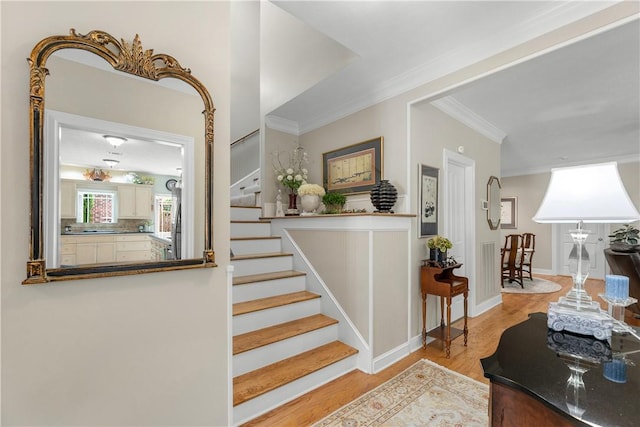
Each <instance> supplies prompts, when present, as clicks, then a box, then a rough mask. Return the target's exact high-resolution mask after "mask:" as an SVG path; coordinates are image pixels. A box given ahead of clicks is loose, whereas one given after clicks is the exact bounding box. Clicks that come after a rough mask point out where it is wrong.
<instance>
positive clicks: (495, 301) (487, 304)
mask: <svg viewBox="0 0 640 427" xmlns="http://www.w3.org/2000/svg"><path fill="white" fill-rule="evenodd" d="M500 304H502V294H499V295H496V296H495V297H493V298H490V299H488V300H486V301H484V302H482V303H480V304H478V305H476V306H475V309H474V310H473V313H471V317H476V316H479V315H481V314H482V313H484V312H485V311H489V310H491V309H492V308H493V307H495V306H497V305H500Z"/></svg>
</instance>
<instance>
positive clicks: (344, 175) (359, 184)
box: [322, 136, 384, 194]
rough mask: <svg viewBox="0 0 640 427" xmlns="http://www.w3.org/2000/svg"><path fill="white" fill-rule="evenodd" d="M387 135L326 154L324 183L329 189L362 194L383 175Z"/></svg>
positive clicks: (323, 167)
mask: <svg viewBox="0 0 640 427" xmlns="http://www.w3.org/2000/svg"><path fill="white" fill-rule="evenodd" d="M383 157H384V156H383V138H382V137H381V136H380V137H378V138H375V139H370V140H368V141H364V142H360V143H358V144H354V145H350V146H348V147H344V148H340V149H338V150H334V151H329V152H327V153H324V154H323V155H322V183H323V185H324V187H325V188H326V189H327V191H329V192H335V193H344V194H360V193H367V192H369V191H371V189H372V188H373V186H374V185H376V184H378V183H379V182H380V180H381V179H382V171H383V167H382V162H383Z"/></svg>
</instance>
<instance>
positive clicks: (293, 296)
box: [233, 291, 320, 316]
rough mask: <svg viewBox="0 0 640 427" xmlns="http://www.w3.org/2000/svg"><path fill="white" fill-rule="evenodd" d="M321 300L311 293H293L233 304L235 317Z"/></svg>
mask: <svg viewBox="0 0 640 427" xmlns="http://www.w3.org/2000/svg"><path fill="white" fill-rule="evenodd" d="M315 298H320V295H318V294H314V293H312V292H309V291H299V292H292V293H290V294H284V295H277V296H275V297H267V298H260V299H256V300H252V301H245V302H238V303H235V304H233V315H234V316H237V315H240V314H246V313H252V312H254V311H260V310H266V309H268V308H274V307H280V306H283V305H288V304H295V303H297V302H302V301H308V300H312V299H315Z"/></svg>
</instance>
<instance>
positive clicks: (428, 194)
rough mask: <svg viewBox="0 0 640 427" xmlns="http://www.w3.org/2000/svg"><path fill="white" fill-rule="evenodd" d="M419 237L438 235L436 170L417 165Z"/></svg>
mask: <svg viewBox="0 0 640 427" xmlns="http://www.w3.org/2000/svg"><path fill="white" fill-rule="evenodd" d="M418 179H419V182H418V201H419V203H418V218H420V224H419V233H420V236H419V237H426V236H433V235H436V234H438V169H437V168H432V167H430V166H425V165H418Z"/></svg>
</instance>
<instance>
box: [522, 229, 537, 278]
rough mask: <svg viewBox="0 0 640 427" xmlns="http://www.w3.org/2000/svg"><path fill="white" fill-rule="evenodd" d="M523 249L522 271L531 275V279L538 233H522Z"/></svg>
mask: <svg viewBox="0 0 640 427" xmlns="http://www.w3.org/2000/svg"><path fill="white" fill-rule="evenodd" d="M522 250H523V251H524V254H523V257H522V272H523V273H527V274H528V275H529V279H531V280H533V276H532V275H531V269H532V267H531V261H532V260H533V254H534V253H535V251H536V235H535V234H533V233H522Z"/></svg>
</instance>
